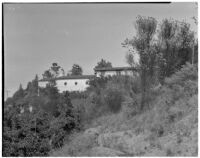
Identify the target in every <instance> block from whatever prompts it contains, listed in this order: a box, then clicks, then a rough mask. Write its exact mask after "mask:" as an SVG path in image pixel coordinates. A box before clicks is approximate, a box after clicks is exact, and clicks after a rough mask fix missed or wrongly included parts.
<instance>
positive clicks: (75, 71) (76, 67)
mask: <svg viewBox="0 0 200 158" xmlns="http://www.w3.org/2000/svg"><path fill="white" fill-rule="evenodd" d="M82 74H83V69H82V68H81V66H79V65H78V64H74V65H73V66H72V69H71V75H75V76H77V75H82Z"/></svg>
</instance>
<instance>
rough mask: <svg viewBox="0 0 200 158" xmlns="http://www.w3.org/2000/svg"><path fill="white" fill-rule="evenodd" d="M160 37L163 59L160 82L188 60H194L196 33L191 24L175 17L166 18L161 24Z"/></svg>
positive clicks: (160, 66)
mask: <svg viewBox="0 0 200 158" xmlns="http://www.w3.org/2000/svg"><path fill="white" fill-rule="evenodd" d="M158 37H159V38H160V39H161V40H160V42H159V44H158V45H159V47H160V53H161V56H162V61H163V62H161V63H160V65H159V68H160V82H161V83H163V81H164V78H165V77H169V76H170V75H172V74H173V73H174V72H176V71H177V70H179V69H180V68H181V67H182V65H184V64H185V63H186V62H192V58H193V57H192V56H193V55H192V54H193V53H192V51H193V50H192V49H193V48H192V47H193V45H194V43H193V42H194V41H193V40H194V34H193V32H192V31H191V30H190V25H189V24H188V23H185V22H178V21H175V20H173V19H170V20H168V19H164V20H163V22H162V23H161V25H160V30H159V34H158Z"/></svg>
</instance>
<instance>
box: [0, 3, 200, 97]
mask: <svg viewBox="0 0 200 158" xmlns="http://www.w3.org/2000/svg"><path fill="white" fill-rule="evenodd" d="M138 15H143V16H152V17H155V18H156V19H157V20H158V21H161V20H162V19H164V18H170V17H171V18H174V19H177V20H184V21H186V22H188V23H190V24H191V28H192V30H195V31H196V29H197V28H196V26H195V24H194V21H193V20H192V19H191V18H192V17H193V16H197V9H196V5H195V4H194V3H171V4H134V3H133V4H130V3H129V4H4V23H3V25H4V42H5V45H4V46H5V47H4V48H5V49H4V54H5V89H6V90H10V94H9V96H11V95H12V94H13V93H14V92H15V91H16V90H17V89H18V87H19V84H20V83H22V85H23V87H24V88H26V85H27V82H28V81H31V80H32V79H33V78H34V77H35V75H36V74H38V75H39V77H40V78H41V77H42V73H43V72H44V70H47V69H48V68H49V67H50V66H51V64H52V63H53V62H57V63H58V64H59V65H60V66H61V67H63V68H64V70H65V72H67V71H69V70H70V69H71V67H72V65H73V64H74V63H77V64H79V65H80V66H82V68H83V73H84V74H93V73H94V72H93V68H94V66H95V65H96V63H97V62H98V61H100V59H101V58H104V59H106V60H108V61H110V62H112V64H113V66H127V64H126V62H125V54H126V51H127V50H126V49H125V48H122V46H121V43H122V42H123V41H124V40H125V39H126V38H127V37H128V38H130V37H132V36H133V35H134V32H135V30H134V21H135V19H136V16H138Z"/></svg>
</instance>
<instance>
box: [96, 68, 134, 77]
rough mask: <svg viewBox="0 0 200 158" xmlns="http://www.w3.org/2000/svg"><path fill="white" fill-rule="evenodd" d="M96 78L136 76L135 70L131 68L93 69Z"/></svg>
mask: <svg viewBox="0 0 200 158" xmlns="http://www.w3.org/2000/svg"><path fill="white" fill-rule="evenodd" d="M94 71H95V75H96V77H101V76H104V77H107V76H113V75H125V76H133V75H138V74H137V70H136V69H135V68H132V67H111V68H94Z"/></svg>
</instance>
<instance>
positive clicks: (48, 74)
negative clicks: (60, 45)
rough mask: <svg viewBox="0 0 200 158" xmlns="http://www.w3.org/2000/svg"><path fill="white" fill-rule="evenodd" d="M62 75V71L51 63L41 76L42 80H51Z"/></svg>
mask: <svg viewBox="0 0 200 158" xmlns="http://www.w3.org/2000/svg"><path fill="white" fill-rule="evenodd" d="M64 75H65V72H64V69H63V68H61V67H60V66H58V64H57V63H52V66H51V67H50V69H49V70H46V71H45V72H44V74H43V75H42V76H43V79H53V78H57V77H60V76H64Z"/></svg>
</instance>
